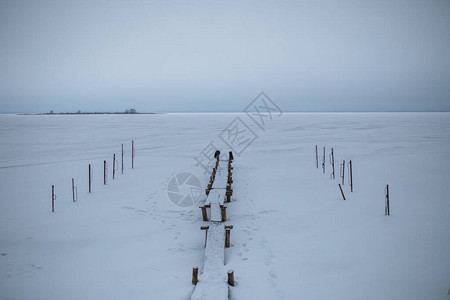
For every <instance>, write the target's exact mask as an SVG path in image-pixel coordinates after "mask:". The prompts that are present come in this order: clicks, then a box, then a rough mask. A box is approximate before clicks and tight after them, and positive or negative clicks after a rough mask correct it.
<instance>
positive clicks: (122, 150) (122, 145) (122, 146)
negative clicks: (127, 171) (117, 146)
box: [122, 144, 123, 174]
mask: <svg viewBox="0 0 450 300" xmlns="http://www.w3.org/2000/svg"><path fill="white" fill-rule="evenodd" d="M122 174H123V144H122Z"/></svg>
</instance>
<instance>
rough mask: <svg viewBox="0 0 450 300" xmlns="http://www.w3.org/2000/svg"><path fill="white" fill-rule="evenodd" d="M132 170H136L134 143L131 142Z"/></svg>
mask: <svg viewBox="0 0 450 300" xmlns="http://www.w3.org/2000/svg"><path fill="white" fill-rule="evenodd" d="M131 168H132V169H134V141H131Z"/></svg>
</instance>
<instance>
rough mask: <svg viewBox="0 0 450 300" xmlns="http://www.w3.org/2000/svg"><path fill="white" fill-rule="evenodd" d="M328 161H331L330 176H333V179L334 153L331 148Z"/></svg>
mask: <svg viewBox="0 0 450 300" xmlns="http://www.w3.org/2000/svg"><path fill="white" fill-rule="evenodd" d="M330 160H331V161H330V162H331V167H332V169H333V170H332V173H331V176H333V179H334V153H333V148H331V156H330Z"/></svg>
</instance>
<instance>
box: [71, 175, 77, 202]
mask: <svg viewBox="0 0 450 300" xmlns="http://www.w3.org/2000/svg"><path fill="white" fill-rule="evenodd" d="M75 188H76V187H75V179H74V178H72V201H73V202H77V200H78V199H75ZM77 198H78V192H77Z"/></svg>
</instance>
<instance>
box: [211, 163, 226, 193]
mask: <svg viewBox="0 0 450 300" xmlns="http://www.w3.org/2000/svg"><path fill="white" fill-rule="evenodd" d="M227 178H228V160H220V161H219V165H218V166H217V171H216V177H215V178H214V182H213V185H212V188H213V189H225V188H226V187H227Z"/></svg>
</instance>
